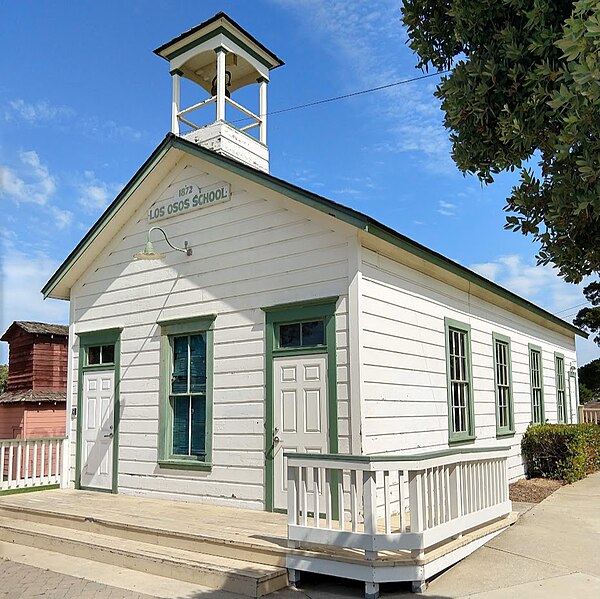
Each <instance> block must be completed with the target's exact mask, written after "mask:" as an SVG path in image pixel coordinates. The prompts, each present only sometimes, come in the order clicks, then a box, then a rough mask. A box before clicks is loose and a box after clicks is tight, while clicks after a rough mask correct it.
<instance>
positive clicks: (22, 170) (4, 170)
mask: <svg viewBox="0 0 600 599" xmlns="http://www.w3.org/2000/svg"><path fill="white" fill-rule="evenodd" d="M19 160H20V162H21V164H20V165H19V166H18V168H17V170H15V169H13V168H10V167H9V166H7V165H0V197H6V198H9V199H11V200H13V201H15V202H17V203H20V202H32V203H34V204H39V205H41V206H43V205H45V204H46V203H47V202H48V200H49V199H50V197H51V196H52V195H53V194H54V192H55V191H56V180H55V178H54V177H53V176H52V175H51V174H50V171H49V170H48V167H47V166H46V165H44V164H42V162H41V161H40V158H39V156H38V155H37V153H36V152H34V151H33V150H30V151H27V152H19Z"/></svg>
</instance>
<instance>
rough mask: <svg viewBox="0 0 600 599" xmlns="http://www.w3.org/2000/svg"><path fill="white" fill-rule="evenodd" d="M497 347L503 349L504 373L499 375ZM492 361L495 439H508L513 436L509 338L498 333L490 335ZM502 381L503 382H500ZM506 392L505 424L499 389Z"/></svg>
mask: <svg viewBox="0 0 600 599" xmlns="http://www.w3.org/2000/svg"><path fill="white" fill-rule="evenodd" d="M497 345H500V346H502V347H504V348H505V354H504V356H502V357H505V359H506V360H505V361H506V364H505V367H506V372H505V373H504V374H501V373H500V372H499V371H501V370H502V365H503V364H502V363H500V364H499V363H498V355H497ZM492 361H493V365H494V397H495V401H496V437H510V436H513V435H514V434H515V414H514V397H513V379H512V355H511V341H510V337H507V336H506V335H501V334H500V333H492ZM501 379H504V380H501ZM502 388H504V389H506V390H507V395H508V398H507V406H506V411H507V414H506V418H505V423H503V422H502V420H503V418H502V416H501V413H500V411H501V403H502V402H501V399H502V398H501V389H502Z"/></svg>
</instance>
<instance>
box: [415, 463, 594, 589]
mask: <svg viewBox="0 0 600 599" xmlns="http://www.w3.org/2000/svg"><path fill="white" fill-rule="evenodd" d="M425 596H426V597H435V598H439V599H442V598H444V599H446V598H454V597H470V598H472V599H500V598H502V599H508V598H512V597H515V598H517V597H518V598H523V597H527V598H528V599H537V598H538V597H539V598H542V597H543V598H544V599H548V598H554V597H556V598H557V599H558V598H560V599H569V598H571V597H572V598H573V599H575V598H577V599H579V598H581V597H600V473H596V474H593V475H591V476H588V477H587V478H586V479H584V480H581V481H578V482H576V483H574V484H572V485H568V486H565V487H561V488H560V489H559V490H558V491H556V492H555V493H553V494H552V495H551V496H550V497H548V498H547V499H546V500H544V501H542V502H541V503H539V504H537V505H536V506H535V507H533V508H532V509H530V510H529V511H527V512H526V513H525V514H523V515H522V516H521V517H520V518H519V521H518V522H517V523H516V524H515V525H514V526H512V527H511V528H510V529H509V530H507V531H505V532H504V533H502V534H501V535H499V536H498V537H496V538H495V539H493V540H492V541H490V542H489V543H488V544H487V545H485V546H484V547H482V548H481V549H479V550H478V551H476V552H475V553H473V554H472V555H470V556H469V557H468V558H466V559H465V560H463V561H462V562H461V563H459V564H457V565H456V566H454V567H453V568H451V569H449V570H447V571H446V572H444V573H443V574H441V575H440V576H438V577H437V578H436V579H435V580H433V581H432V582H431V584H430V585H429V588H428V589H427V592H426V593H425Z"/></svg>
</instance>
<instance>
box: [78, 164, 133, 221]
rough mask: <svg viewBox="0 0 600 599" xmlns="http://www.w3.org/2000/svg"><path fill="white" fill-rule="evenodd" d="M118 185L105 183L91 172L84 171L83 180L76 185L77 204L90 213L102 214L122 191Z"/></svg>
mask: <svg viewBox="0 0 600 599" xmlns="http://www.w3.org/2000/svg"><path fill="white" fill-rule="evenodd" d="M122 187H123V186H122V185H120V184H118V183H107V182H106V181H101V180H100V179H98V178H97V177H96V175H95V174H94V172H93V171H86V172H85V173H84V179H83V181H82V182H81V183H79V184H78V185H77V189H78V193H79V199H78V201H79V204H80V205H81V206H82V207H83V208H84V210H86V211H87V212H90V213H96V214H97V213H99V212H102V211H103V210H104V209H105V208H106V207H107V206H108V204H109V203H110V202H112V200H113V199H114V198H115V196H116V195H117V194H118V193H119V191H120V190H121V189H122Z"/></svg>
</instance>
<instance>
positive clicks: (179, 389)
mask: <svg viewBox="0 0 600 599" xmlns="http://www.w3.org/2000/svg"><path fill="white" fill-rule="evenodd" d="M188 339H189V337H175V338H174V339H173V377H172V382H171V388H172V391H171V392H172V393H187V392H188V384H187V383H188Z"/></svg>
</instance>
